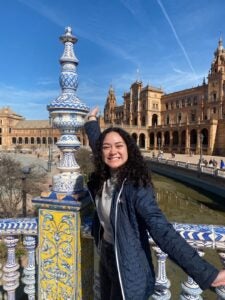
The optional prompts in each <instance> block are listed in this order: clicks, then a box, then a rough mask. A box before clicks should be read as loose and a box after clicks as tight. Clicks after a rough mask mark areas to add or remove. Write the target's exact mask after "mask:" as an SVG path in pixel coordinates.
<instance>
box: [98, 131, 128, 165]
mask: <svg viewBox="0 0 225 300" xmlns="http://www.w3.org/2000/svg"><path fill="white" fill-rule="evenodd" d="M102 159H103V161H104V163H105V164H106V165H107V166H109V168H111V169H117V168H119V167H121V166H122V165H124V164H125V163H126V161H127V160H128V152H127V145H126V143H125V141H124V139H123V138H122V137H121V136H120V135H119V134H118V133H117V132H114V131H111V132H109V133H107V134H106V136H105V138H104V140H103V144H102Z"/></svg>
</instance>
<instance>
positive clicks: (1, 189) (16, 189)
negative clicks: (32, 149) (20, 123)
mask: <svg viewBox="0 0 225 300" xmlns="http://www.w3.org/2000/svg"><path fill="white" fill-rule="evenodd" d="M28 169H29V174H24V173H23V168H22V165H21V163H20V162H18V161H16V160H14V159H13V158H12V157H10V156H9V155H2V156H1V158H0V174H1V176H0V214H1V217H2V218H12V217H17V216H18V215H20V214H21V209H20V207H21V202H22V198H23V195H24V194H30V195H32V196H36V195H38V194H40V192H41V190H42V183H44V181H45V180H46V177H45V174H46V173H44V171H43V169H38V168H37V167H36V166H29V167H28Z"/></svg>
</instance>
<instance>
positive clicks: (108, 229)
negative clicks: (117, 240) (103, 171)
mask: <svg viewBox="0 0 225 300" xmlns="http://www.w3.org/2000/svg"><path fill="white" fill-rule="evenodd" d="M115 184H116V178H115V177H111V178H109V179H108V180H107V181H105V182H104V184H103V189H102V194H101V195H99V194H98V195H96V207H97V212H98V216H99V220H100V223H101V225H102V227H103V228H104V233H103V238H104V240H106V241H107V242H108V243H110V244H113V243H114V238H113V231H112V226H111V224H110V210H111V204H112V196H113V191H114V188H115Z"/></svg>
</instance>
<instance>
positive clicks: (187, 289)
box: [0, 218, 225, 300]
mask: <svg viewBox="0 0 225 300" xmlns="http://www.w3.org/2000/svg"><path fill="white" fill-rule="evenodd" d="M173 226H174V228H175V229H176V230H177V232H179V234H180V235H181V236H182V237H183V238H184V239H186V240H187V241H188V243H189V244H190V245H191V246H193V247H195V248H196V249H197V250H198V252H199V255H200V256H203V255H204V251H205V249H213V250H215V251H217V253H218V255H219V258H220V260H221V265H222V266H223V267H225V226H214V225H195V224H181V223H174V224H173ZM90 228H91V219H90V218H86V219H84V221H83V222H82V225H81V231H82V236H83V237H84V238H88V239H89V238H91V234H90ZM37 235H38V219H37V218H21V219H1V220H0V236H1V241H2V243H4V244H5V246H6V249H7V258H6V262H5V264H3V266H2V268H1V272H0V274H1V280H2V283H3V290H4V291H5V292H6V293H7V297H8V298H7V299H10V300H14V299H19V298H18V296H16V295H17V294H16V291H17V289H18V288H19V285H20V280H21V281H22V283H23V285H24V291H23V292H24V293H25V294H27V296H28V299H29V300H34V299H36V298H37V290H38V285H40V284H41V283H40V282H38V281H37V280H36V272H37V264H38V257H39V249H40V247H38V241H37ZM19 240H23V245H24V247H25V249H26V252H27V263H26V265H25V266H21V265H20V263H19V261H18V259H17V257H16V254H15V250H16V245H17V244H18V241H19ZM149 241H150V245H151V247H152V250H153V252H154V253H155V255H156V259H157V270H156V275H157V278H156V289H155V293H154V295H153V296H152V298H153V299H159V300H165V299H173V297H172V295H171V291H170V286H171V285H172V284H173V283H171V281H170V279H169V278H168V277H167V268H166V261H167V254H166V253H164V252H163V251H162V250H161V249H160V248H159V247H158V246H157V245H156V244H155V243H154V242H153V240H152V239H151V237H150V238H149ZM93 247H94V243H93ZM95 255H97V254H95ZM93 265H94V264H93ZM222 266H221V268H222ZM19 270H22V271H20V272H19ZM86 271H88V270H86ZM93 290H94V295H95V296H94V299H96V300H97V299H100V297H99V277H98V274H97V272H96V271H95V278H94V286H93ZM216 294H217V295H218V298H217V299H220V300H221V299H225V287H220V288H217V289H216ZM201 295H202V290H201V289H200V288H199V286H198V285H197V283H196V282H194V281H193V279H192V278H190V277H187V280H186V281H185V282H183V283H182V284H181V295H180V299H182V300H188V299H196V300H197V299H202V296H201ZM21 299H22V298H21Z"/></svg>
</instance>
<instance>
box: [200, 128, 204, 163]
mask: <svg viewBox="0 0 225 300" xmlns="http://www.w3.org/2000/svg"><path fill="white" fill-rule="evenodd" d="M199 137H200V159H199V166H201V163H202V160H203V158H202V143H203V140H204V135H203V134H202V133H200V135H199Z"/></svg>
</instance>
